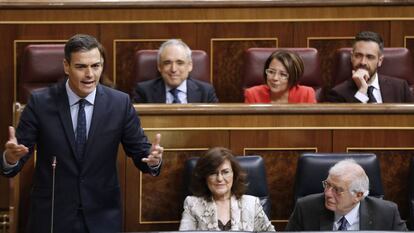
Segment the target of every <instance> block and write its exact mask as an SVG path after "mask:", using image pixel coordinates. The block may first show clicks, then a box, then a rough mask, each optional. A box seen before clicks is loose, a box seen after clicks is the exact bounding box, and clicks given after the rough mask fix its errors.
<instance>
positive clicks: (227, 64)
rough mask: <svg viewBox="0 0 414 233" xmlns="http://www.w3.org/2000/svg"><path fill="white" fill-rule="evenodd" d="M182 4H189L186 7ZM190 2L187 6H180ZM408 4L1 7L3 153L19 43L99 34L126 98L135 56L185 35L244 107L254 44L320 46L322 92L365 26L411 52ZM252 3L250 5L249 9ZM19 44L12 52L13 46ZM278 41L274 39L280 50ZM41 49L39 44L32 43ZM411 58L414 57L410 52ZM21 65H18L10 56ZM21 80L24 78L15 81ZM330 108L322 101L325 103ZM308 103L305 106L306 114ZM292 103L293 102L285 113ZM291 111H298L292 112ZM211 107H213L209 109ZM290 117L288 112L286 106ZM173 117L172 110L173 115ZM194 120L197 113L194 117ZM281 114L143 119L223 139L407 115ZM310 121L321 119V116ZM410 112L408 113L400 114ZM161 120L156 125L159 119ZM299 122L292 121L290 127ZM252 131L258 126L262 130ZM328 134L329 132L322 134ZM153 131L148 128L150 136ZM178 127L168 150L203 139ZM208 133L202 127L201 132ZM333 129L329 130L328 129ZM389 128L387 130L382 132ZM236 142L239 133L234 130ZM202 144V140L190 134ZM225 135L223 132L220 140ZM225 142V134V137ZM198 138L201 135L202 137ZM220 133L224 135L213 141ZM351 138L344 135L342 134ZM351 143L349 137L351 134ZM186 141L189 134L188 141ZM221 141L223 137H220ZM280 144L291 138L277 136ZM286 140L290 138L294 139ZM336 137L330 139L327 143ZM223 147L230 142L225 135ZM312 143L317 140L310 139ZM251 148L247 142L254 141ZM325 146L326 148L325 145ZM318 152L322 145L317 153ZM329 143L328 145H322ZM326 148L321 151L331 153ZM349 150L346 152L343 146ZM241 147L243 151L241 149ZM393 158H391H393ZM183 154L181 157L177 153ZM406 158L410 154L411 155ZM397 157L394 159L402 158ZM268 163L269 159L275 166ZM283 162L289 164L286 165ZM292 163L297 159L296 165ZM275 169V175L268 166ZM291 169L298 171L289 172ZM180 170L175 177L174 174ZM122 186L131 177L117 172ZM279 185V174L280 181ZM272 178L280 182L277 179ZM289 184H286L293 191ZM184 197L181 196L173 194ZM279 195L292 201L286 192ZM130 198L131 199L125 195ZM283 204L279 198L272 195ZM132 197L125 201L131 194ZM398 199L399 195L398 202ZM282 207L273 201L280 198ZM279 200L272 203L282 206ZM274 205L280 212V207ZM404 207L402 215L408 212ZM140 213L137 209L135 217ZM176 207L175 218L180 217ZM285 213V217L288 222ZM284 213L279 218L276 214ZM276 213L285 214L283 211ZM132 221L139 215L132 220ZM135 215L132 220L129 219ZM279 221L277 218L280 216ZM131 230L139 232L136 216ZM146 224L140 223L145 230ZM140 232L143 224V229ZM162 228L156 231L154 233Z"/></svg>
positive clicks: (0, 200) (413, 34)
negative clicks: (248, 56)
mask: <svg viewBox="0 0 414 233" xmlns="http://www.w3.org/2000/svg"><path fill="white" fill-rule="evenodd" d="M182 2H183V1H182ZM184 2H185V1H184ZM405 3H406V5H400V6H398V5H389V4H384V5H381V4H377V5H360V4H359V3H358V4H356V5H354V6H353V5H352V4H350V5H347V6H344V5H341V6H335V5H321V4H320V5H317V6H316V5H313V6H312V5H296V6H294V7H292V6H290V5H277V4H274V5H267V6H266V7H259V6H257V5H255V6H249V7H240V6H238V7H229V6H228V5H226V6H224V5H223V6H220V5H219V4H217V5H214V6H213V5H212V6H211V7H203V6H196V5H193V6H191V7H188V6H187V7H186V6H184V5H181V6H171V5H170V6H166V5H165V6H160V5H156V6H149V5H147V6H142V5H139V4H137V5H135V6H132V5H130V6H129V7H118V6H117V5H115V6H106V7H99V6H97V7H83V8H82V7H79V6H78V7H76V8H75V7H67V6H66V7H65V6H44V7H41V6H40V7H34V8H30V6H29V7H27V6H26V7H21V8H19V7H15V8H13V7H4V6H1V7H0V33H1V35H2V38H1V39H2V43H0V64H2V65H1V66H0V74H1V75H0V90H1V92H0V112H1V113H2V116H1V117H0V129H1V130H0V142H1V143H2V144H1V145H2V149H4V146H3V145H4V144H3V143H4V142H5V141H6V140H7V138H8V132H7V126H8V125H11V124H12V123H13V120H12V119H13V118H12V113H11V111H12V106H13V98H14V95H18V93H15V92H14V89H15V86H14V79H13V77H14V76H15V75H17V76H18V73H16V72H15V71H14V70H15V69H16V70H18V65H19V63H20V58H21V51H22V46H23V45H24V44H27V43H30V41H39V40H45V41H53V40H67V39H68V38H69V37H70V36H72V35H74V34H76V33H88V34H92V35H94V36H96V37H97V38H98V39H99V40H100V41H101V42H102V44H103V45H104V46H105V48H106V50H107V60H106V65H107V67H106V74H107V75H108V77H109V79H110V80H114V81H116V83H117V85H118V88H119V89H121V90H123V91H126V92H129V91H130V90H131V89H132V88H133V86H135V83H134V81H133V80H132V79H131V72H132V71H133V70H132V69H133V67H132V60H131V59H132V57H133V54H134V52H135V51H136V50H138V49H141V48H145V49H151V48H156V47H158V45H159V43H160V42H159V41H157V40H164V39H170V38H181V39H183V40H184V41H185V42H186V43H188V44H189V46H190V47H191V48H192V49H202V50H205V51H206V52H207V54H209V55H210V56H211V57H210V58H211V63H210V65H211V71H212V77H211V80H212V83H213V85H214V86H215V88H216V90H217V94H218V97H219V99H220V100H221V101H223V102H242V101H243V96H242V90H241V89H240V83H241V78H242V72H243V61H242V54H243V50H244V49H246V48H248V47H253V46H254V47H276V46H278V47H308V46H309V47H315V48H317V49H318V50H319V52H320V55H321V61H322V73H323V75H322V78H323V80H324V82H325V84H324V85H325V86H330V72H331V64H332V54H333V51H334V50H335V49H336V48H338V47H342V46H349V45H350V44H351V41H350V39H349V38H351V37H353V36H354V35H355V34H356V33H357V32H358V31H360V30H373V31H376V32H379V33H380V34H382V36H383V37H384V40H385V44H386V46H393V47H404V46H405V47H407V48H409V49H410V50H411V51H414V39H413V38H414V31H413V30H414V29H413V27H412V26H411V25H412V24H413V21H414V5H413V4H412V3H407V2H405ZM246 6H247V5H246ZM16 40H19V41H24V42H19V43H16V44H17V45H18V46H17V47H16V50H15V49H14V44H15V41H16ZM274 40H277V44H276V45H275V42H274ZM36 43H37V42H36ZM413 56H414V54H413ZM15 57H16V59H17V64H14V58H15ZM17 78H18V79H19V77H17ZM322 106H323V107H321V108H325V107H326V106H325V105H322ZM301 107H302V106H299V108H301ZM290 108H292V106H289V109H290ZM293 108H297V107H296V106H295V107H293ZM209 110H210V109H209ZM285 110H286V111H288V109H285ZM168 111H169V110H168ZM195 114H196V115H197V114H198V113H195ZM276 114H279V112H278V113H276V112H273V113H267V112H263V113H261V114H260V115H258V114H256V113H249V114H246V115H231V114H230V115H226V116H225V117H223V115H220V114H216V113H211V115H206V114H201V115H197V117H193V115H191V114H189V115H185V114H184V115H181V114H177V115H168V116H169V118H165V117H159V114H155V115H151V114H149V115H146V114H144V115H143V117H142V119H143V123H144V126H146V127H149V128H152V129H154V128H160V129H163V128H168V127H178V128H181V127H188V128H192V127H195V128H200V127H207V128H209V127H214V129H215V130H219V131H218V132H219V134H220V135H221V133H223V132H226V133H227V135H228V136H229V137H230V132H228V131H226V130H224V131H222V129H223V128H228V127H236V128H238V127H242V128H243V127H253V128H254V127H259V128H260V127H269V125H270V126H271V127H273V128H271V129H269V130H274V127H288V126H289V127H297V126H299V127H328V128H329V130H332V129H333V128H335V127H361V126H363V127H384V126H385V125H388V126H389V127H399V126H401V125H410V124H411V123H410V122H409V121H411V119H408V118H404V117H402V118H401V119H400V116H399V115H392V118H395V117H397V118H398V119H399V120H398V121H395V122H390V120H389V119H390V118H389V114H390V113H385V114H379V115H376V119H375V121H370V120H369V118H368V117H365V116H364V117H363V116H362V115H364V114H371V113H370V112H368V113H367V112H360V114H361V115H352V114H351V115H348V116H347V117H346V118H343V117H342V116H338V115H337V114H331V113H325V115H319V114H317V113H315V112H312V113H311V114H309V113H306V114H303V113H302V112H295V113H289V114H281V115H280V116H278V117H277V118H275V117H274V115H276ZM314 115H318V116H317V117H316V118H315V116H314ZM403 115H404V114H403ZM155 118H156V119H155ZM292 119H295V122H293V121H292ZM256 129H257V128H255V129H254V130H256ZM322 130H325V128H322ZM152 132H153V131H151V130H150V131H149V133H150V134H151V133H152ZM178 132H179V131H174V132H170V131H166V132H163V135H167V136H165V138H163V142H164V143H166V142H168V143H170V144H169V147H171V148H187V147H188V146H189V145H193V144H192V143H196V141H198V140H199V139H200V138H198V139H197V140H195V141H193V140H192V138H189V137H187V136H186V135H187V133H188V129H186V130H185V131H182V132H181V133H178ZM201 132H202V134H201V135H203V133H204V131H201ZM330 132H331V133H333V132H332V131H330ZM386 132H388V131H386ZM177 133H178V134H180V135H181V134H182V138H183V140H175V138H174V139H171V137H170V136H168V135H170V134H175V135H176V134H177ZM231 135H232V137H233V136H234V134H231ZM192 136H193V137H196V138H197V135H194V134H193V135H192ZM221 136H222V135H221ZM221 136H220V137H221ZM201 137H202V136H201ZM217 137H218V136H217ZM346 137H348V136H346ZM350 137H351V138H352V137H353V136H350ZM184 138H186V139H185V140H184ZM206 140H207V141H206V142H204V141H202V140H201V141H200V142H199V145H198V146H195V145H194V147H197V148H198V147H203V146H205V145H206V144H208V145H222V142H220V143H219V142H217V141H214V140H213V139H206ZM223 140H224V139H223ZM280 140H281V141H284V140H285V139H283V138H281V139H280ZM289 140H292V139H291V138H290V139H289ZM331 141H332V140H331ZM224 142H226V143H229V146H231V147H232V148H234V147H233V145H232V144H230V139H229V138H227V139H226V140H224ZM314 142H315V143H319V142H316V141H314ZM248 143H250V142H248ZM320 146H322V145H320ZM320 146H318V148H319V147H320ZM325 146H326V145H325ZM330 146H332V145H329V144H328V145H327V147H326V148H325V147H323V148H325V149H326V150H327V151H329V147H330ZM319 149H320V148H319ZM343 149H344V148H343ZM237 150H240V149H237ZM274 153H276V152H266V156H265V159H266V160H269V159H272V160H273V159H275V160H276V161H275V163H276V162H277V163H280V161H281V159H282V158H283V159H284V156H286V157H287V158H290V160H289V161H290V162H289V163H291V161H292V158H294V157H295V156H297V152H296V151H289V152H286V153H282V154H283V155H280V154H279V152H277V153H276V154H274ZM392 153H394V152H392ZM174 156H176V157H181V154H179V153H178V154H175V155H174ZM405 158H406V157H404V159H405ZM396 160H398V159H396ZM269 161H270V160H269ZM119 164H120V170H127V169H126V167H127V162H126V160H124V159H120V161H119ZM280 164H283V163H280ZM292 166H293V167H294V163H292ZM270 171H272V172H273V171H274V170H272V169H271V170H270ZM289 171H290V172H292V170H289ZM169 172H171V174H173V175H174V174H177V171H174V170H171V171H169ZM120 178H121V181H122V182H123V184H125V183H126V182H127V179H129V176H127V175H126V174H125V173H124V174H120ZM275 179H276V178H275ZM272 182H274V181H272ZM287 184H289V183H284V185H287ZM0 190H1V193H8V190H9V187H8V185H7V182H0ZM175 195H178V194H175ZM283 195H289V192H288V191H287V192H284V194H283ZM128 198H129V197H128ZM274 198H278V197H274ZM125 200H127V197H125ZM395 200H397V201H399V200H398V199H395ZM8 201H9V197H8V195H7V194H6V195H0V208H8V206H7V205H5V203H8ZM275 203H277V202H275ZM275 203H274V205H276V204H275ZM274 208H278V207H277V206H274ZM404 211H405V210H404ZM133 213H135V212H133ZM177 213H178V212H177V211H176V212H174V213H171V214H172V216H177ZM286 213H287V210H285V212H282V214H281V215H280V216H285V215H286ZM276 214H279V213H276ZM156 215H157V214H156V213H153V212H150V213H149V215H148V216H144V217H145V218H146V219H158V220H160V219H165V218H164V217H160V218H158V217H157V216H156ZM277 216H279V215H277ZM133 217H134V216H133ZM133 217H129V216H128V218H133ZM278 218H279V217H278ZM128 221H132V222H134V223H133V224H132V227H131V226H130V225H127V226H129V227H131V229H132V228H134V227H136V226H137V225H136V222H135V220H130V219H128ZM155 225H157V224H146V225H145V226H146V228H145V229H156V227H155ZM172 226H175V225H174V224H172V225H171V224H165V225H164V224H160V228H159V229H161V228H163V229H174V228H173V227H172ZM140 227H141V226H140ZM143 229H144V228H143ZM157 229H158V228H157Z"/></svg>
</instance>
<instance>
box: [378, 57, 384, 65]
mask: <svg viewBox="0 0 414 233" xmlns="http://www.w3.org/2000/svg"><path fill="white" fill-rule="evenodd" d="M383 60H384V54H381V55H380V56H379V58H378V67H381V65H382V61H383Z"/></svg>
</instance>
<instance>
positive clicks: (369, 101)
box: [367, 86, 377, 103]
mask: <svg viewBox="0 0 414 233" xmlns="http://www.w3.org/2000/svg"><path fill="white" fill-rule="evenodd" d="M373 91H374V87H373V86H369V87H368V91H367V94H368V98H369V99H368V103H376V102H377V99H375V96H374V93H372V92H373Z"/></svg>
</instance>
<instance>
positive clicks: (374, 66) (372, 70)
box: [326, 31, 413, 103]
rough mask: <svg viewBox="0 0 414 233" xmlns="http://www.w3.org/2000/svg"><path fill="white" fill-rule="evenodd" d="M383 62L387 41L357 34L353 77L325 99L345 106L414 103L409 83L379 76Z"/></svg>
mask: <svg viewBox="0 0 414 233" xmlns="http://www.w3.org/2000/svg"><path fill="white" fill-rule="evenodd" d="M383 60H384V41H383V39H382V38H381V36H380V35H379V34H377V33H375V32H370V31H363V32H360V33H358V34H357V35H356V36H355V42H354V45H353V48H352V52H351V63H352V76H351V78H350V79H348V80H346V81H344V82H342V83H340V84H338V85H337V86H335V87H334V88H333V89H332V90H331V91H330V92H329V93H328V94H327V97H326V100H327V101H328V102H345V103H409V102H412V101H413V97H412V93H411V91H410V89H409V86H408V83H407V81H405V80H403V79H400V78H395V77H390V76H387V75H384V74H378V72H377V70H378V68H379V67H380V66H381V64H382V62H383ZM350 73H351V72H350Z"/></svg>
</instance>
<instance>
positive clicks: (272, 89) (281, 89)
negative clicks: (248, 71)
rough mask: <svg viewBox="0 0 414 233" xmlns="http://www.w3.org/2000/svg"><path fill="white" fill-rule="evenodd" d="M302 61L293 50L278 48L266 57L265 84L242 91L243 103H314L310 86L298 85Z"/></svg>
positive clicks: (301, 71) (302, 68)
mask: <svg viewBox="0 0 414 233" xmlns="http://www.w3.org/2000/svg"><path fill="white" fill-rule="evenodd" d="M303 70H304V66H303V61H302V59H301V58H300V57H299V56H298V55H297V54H296V53H293V52H290V51H284V50H279V51H276V52H273V53H272V54H271V55H270V56H269V58H267V60H266V63H265V66H264V79H265V82H266V84H263V85H258V86H254V87H250V88H248V89H246V90H245V91H244V102H245V103H251V104H254V103H316V98H315V91H314V90H313V88H312V87H307V86H302V85H299V84H298V82H299V79H300V78H301V77H302V75H303Z"/></svg>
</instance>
